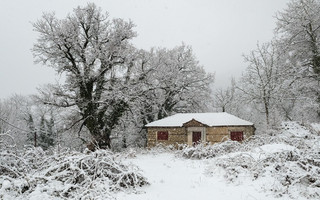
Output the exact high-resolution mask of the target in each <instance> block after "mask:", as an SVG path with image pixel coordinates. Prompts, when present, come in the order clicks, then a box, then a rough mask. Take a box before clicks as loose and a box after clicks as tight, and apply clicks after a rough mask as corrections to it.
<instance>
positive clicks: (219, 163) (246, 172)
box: [208, 122, 320, 199]
mask: <svg viewBox="0 0 320 200" xmlns="http://www.w3.org/2000/svg"><path fill="white" fill-rule="evenodd" d="M270 133H271V132H269V133H266V134H263V135H256V136H254V137H253V138H251V139H250V140H248V141H246V142H243V143H242V144H240V145H239V146H238V147H237V151H234V152H232V153H229V154H224V155H222V156H220V157H217V158H216V159H215V160H214V163H213V164H212V166H211V167H209V168H208V172H209V174H214V173H218V171H219V170H218V168H220V169H223V171H224V173H223V174H224V177H225V178H226V180H227V181H229V182H232V183H237V184H239V183H241V182H243V181H246V180H249V181H256V182H257V184H259V183H261V185H262V189H264V190H266V191H271V192H273V193H274V194H275V195H276V196H278V197H280V196H283V195H288V196H289V197H291V198H295V199H299V196H304V197H307V198H310V199H317V198H320V137H319V135H318V133H317V132H313V131H310V129H309V128H306V127H305V126H302V125H300V124H298V123H293V122H287V123H283V124H282V128H281V130H279V131H277V132H274V131H273V132H272V133H271V134H270ZM219 145H221V144H219ZM219 145H217V146H219ZM217 167H218V168H217ZM266 183H269V184H266ZM271 183H272V184H271Z"/></svg>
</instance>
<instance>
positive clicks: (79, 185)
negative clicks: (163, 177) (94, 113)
mask: <svg viewBox="0 0 320 200" xmlns="http://www.w3.org/2000/svg"><path fill="white" fill-rule="evenodd" d="M0 153H1V157H0V170H1V174H0V199H7V198H12V199H16V198H17V199H28V198H30V197H32V196H33V195H41V196H43V197H45V198H49V197H50V198H54V199H65V198H68V199H80V198H81V199H110V198H112V192H113V191H118V190H128V189H129V190H131V189H135V188H137V187H140V186H143V185H147V184H149V183H148V181H147V180H146V178H145V177H144V176H142V174H141V172H140V170H139V169H138V167H136V166H134V165H132V164H123V163H122V161H121V156H118V155H116V154H114V153H112V152H111V151H108V150H97V151H95V152H90V151H87V152H85V153H80V152H75V151H61V152H60V153H57V152H55V153H53V154H48V152H44V151H43V150H42V149H41V148H29V149H25V150H23V151H16V152H14V151H12V150H2V151H1V152H0Z"/></svg>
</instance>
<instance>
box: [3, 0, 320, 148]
mask: <svg viewBox="0 0 320 200" xmlns="http://www.w3.org/2000/svg"><path fill="white" fill-rule="evenodd" d="M319 13H320V2H319V1H317V0H292V1H291V2H289V3H288V5H287V8H286V9H284V10H283V11H280V12H278V13H277V15H276V19H277V23H276V28H275V34H274V38H273V39H272V41H270V42H266V43H262V44H260V43H258V44H257V47H256V49H253V50H252V51H250V52H249V53H247V54H245V55H244V60H245V62H246V63H247V68H246V70H245V71H244V72H243V75H242V76H241V78H240V79H239V80H235V79H232V80H231V86H230V87H228V88H223V89H215V90H214V91H213V92H211V89H212V84H213V82H214V74H210V73H207V72H205V70H204V69H203V67H202V66H201V65H200V64H199V62H198V60H197V59H196V57H195V55H194V53H193V51H192V47H190V46H188V45H185V44H182V45H179V46H177V47H175V48H172V49H168V48H160V47H154V48H151V49H150V50H143V49H138V48H136V47H134V45H133V44H132V43H131V41H132V39H133V38H134V37H136V35H137V33H136V32H135V31H134V26H135V25H134V24H133V22H131V21H125V20H122V19H110V17H109V14H108V13H103V11H102V10H101V8H99V7H97V6H96V5H95V4H93V3H90V4H88V5H87V6H85V7H77V8H75V9H74V10H73V12H72V13H70V14H69V15H68V16H67V17H66V18H64V19H58V18H57V17H56V16H55V15H54V14H53V13H46V14H44V15H43V16H42V18H41V19H39V20H38V21H36V22H34V23H33V27H34V30H35V31H36V32H37V33H38V40H37V42H36V43H35V45H34V47H33V49H32V52H33V54H34V57H35V59H36V62H38V63H41V64H43V65H45V66H49V67H52V68H53V69H55V70H56V72H57V73H59V74H62V75H63V77H65V80H64V82H60V83H56V84H48V85H45V86H43V87H41V88H40V89H39V93H38V94H37V95H34V96H32V97H22V96H17V95H16V96H13V97H11V98H9V99H6V100H3V101H2V102H0V118H1V119H2V120H0V131H1V132H8V131H10V130H11V134H13V135H16V136H17V138H19V140H21V144H25V143H26V141H27V142H28V143H29V144H31V145H38V146H42V147H43V148H45V149H46V148H49V147H50V146H53V145H60V144H61V145H66V146H73V147H75V146H77V147H81V146H83V144H86V145H87V146H88V147H90V148H93V149H94V148H96V147H99V148H114V149H117V148H126V147H128V146H144V145H145V144H146V131H145V129H144V128H143V127H144V125H145V124H147V123H149V122H152V121H154V120H158V119H162V118H164V117H167V116H169V115H172V114H174V113H183V112H208V111H223V112H229V113H232V114H235V115H237V116H239V117H242V118H244V119H247V120H249V121H252V122H254V123H255V125H256V127H257V128H258V129H261V128H274V127H276V126H277V125H278V124H279V123H280V122H281V121H283V120H298V121H318V120H319V114H320V110H319V102H320V91H319V77H320V55H319V33H320V32H319V31H320V30H319V28H320V19H319V17H320V15H319ZM12 125H16V126H18V128H20V129H22V130H24V131H21V130H17V129H14V128H12ZM12 130H14V131H12ZM35 138H36V139H35Z"/></svg>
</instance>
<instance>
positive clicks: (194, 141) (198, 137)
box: [192, 132, 201, 144]
mask: <svg viewBox="0 0 320 200" xmlns="http://www.w3.org/2000/svg"><path fill="white" fill-rule="evenodd" d="M200 142H201V132H192V144H198V143H200Z"/></svg>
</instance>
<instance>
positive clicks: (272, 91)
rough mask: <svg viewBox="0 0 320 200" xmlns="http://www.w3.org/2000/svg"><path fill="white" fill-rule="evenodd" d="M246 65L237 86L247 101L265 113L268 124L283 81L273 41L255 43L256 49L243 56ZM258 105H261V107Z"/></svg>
mask: <svg viewBox="0 0 320 200" xmlns="http://www.w3.org/2000/svg"><path fill="white" fill-rule="evenodd" d="M244 58H245V61H246V62H247V63H248V67H247V69H246V71H245V73H244V74H243V76H242V79H241V83H242V84H241V85H240V86H239V87H238V89H239V90H240V91H242V93H243V95H244V97H245V98H246V100H247V102H249V103H253V104H255V105H254V107H255V108H256V109H259V110H260V111H261V112H263V113H264V114H265V119H266V123H267V125H268V126H269V124H270V111H271V109H272V108H273V107H274V106H275V104H276V99H277V98H278V94H279V93H280V91H281V89H282V87H283V84H282V82H283V81H284V73H283V71H282V70H283V68H281V65H280V60H281V59H280V58H281V55H280V54H279V53H278V52H277V51H276V48H275V46H274V44H273V43H266V44H263V45H261V46H260V45H259V44H258V45H257V49H256V50H253V51H251V52H250V54H248V55H245V56H244ZM259 105H262V106H261V107H260V106H259Z"/></svg>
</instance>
